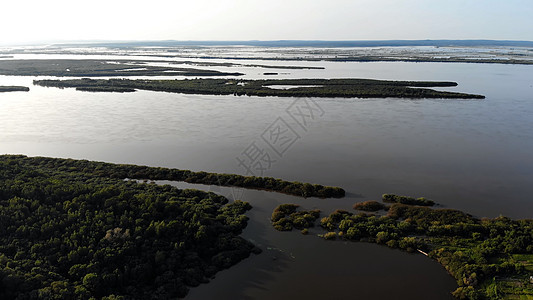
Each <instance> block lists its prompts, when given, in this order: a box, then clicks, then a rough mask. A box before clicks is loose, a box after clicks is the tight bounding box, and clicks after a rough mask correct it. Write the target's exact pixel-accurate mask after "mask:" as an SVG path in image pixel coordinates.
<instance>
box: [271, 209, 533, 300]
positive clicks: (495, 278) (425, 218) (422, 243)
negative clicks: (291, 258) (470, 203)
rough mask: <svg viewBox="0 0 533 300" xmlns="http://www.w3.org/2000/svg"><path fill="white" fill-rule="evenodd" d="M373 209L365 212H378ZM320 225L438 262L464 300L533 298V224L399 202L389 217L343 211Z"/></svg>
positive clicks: (334, 234) (332, 234) (334, 233)
mask: <svg viewBox="0 0 533 300" xmlns="http://www.w3.org/2000/svg"><path fill="white" fill-rule="evenodd" d="M367 204H368V205H367ZM367 204H365V205H363V207H365V206H371V207H372V208H373V209H374V208H376V207H377V206H376V207H375V205H373V204H372V205H370V203H367ZM282 206H283V207H284V205H280V207H282ZM358 207H359V206H358ZM289 208H291V211H292V210H294V209H293V208H292V206H289ZM358 209H360V207H359V208H358ZM276 210H279V209H276ZM289 212H290V211H289ZM278 214H279V213H278V212H277V211H274V213H273V217H274V215H276V216H277V215H278ZM299 214H303V215H305V214H306V212H305V211H301V212H299ZM274 224H275V223H274ZM320 225H321V227H323V228H324V229H325V230H326V231H327V232H326V233H325V234H322V235H320V236H322V237H323V238H324V239H327V240H334V239H337V238H340V239H342V240H350V241H364V242H371V243H377V244H381V245H386V246H388V247H391V248H399V249H402V250H405V251H408V252H416V251H419V252H421V253H422V254H424V255H427V256H429V257H431V258H433V259H435V260H437V261H438V262H439V263H440V264H442V265H443V266H444V267H445V268H446V270H447V271H448V272H449V273H450V274H451V275H452V276H453V277H454V278H455V279H456V280H457V284H458V285H459V287H458V288H457V290H455V291H454V292H453V295H454V296H455V297H456V298H458V299H472V300H473V299H494V300H496V299H531V298H533V283H532V282H530V276H532V275H533V220H531V219H528V220H511V219H509V218H506V217H499V218H495V219H478V218H475V217H473V216H471V215H469V214H466V213H464V212H461V211H458V210H452V209H432V208H429V207H423V206H412V205H405V204H400V203H395V204H392V205H391V206H390V208H389V210H388V213H387V214H386V215H384V216H376V215H373V214H366V213H360V214H353V213H351V212H348V211H344V210H337V211H335V212H333V213H331V214H330V215H329V216H327V217H324V218H322V219H321V220H320ZM287 228H288V227H287ZM276 229H278V228H276ZM278 230H279V229H278Z"/></svg>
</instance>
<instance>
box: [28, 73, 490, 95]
mask: <svg viewBox="0 0 533 300" xmlns="http://www.w3.org/2000/svg"><path fill="white" fill-rule="evenodd" d="M34 84H35V85H40V86H47V87H59V88H77V89H91V88H109V89H110V90H112V89H115V88H116V89H117V91H120V90H122V89H125V88H127V89H140V90H150V91H163V92H172V93H183V94H207V95H236V96H241V95H242V96H244V95H246V96H277V97H342V98H352V97H359V98H384V97H394V98H446V99H483V98H485V96H482V95H474V94H465V93H457V92H444V91H436V90H432V89H429V88H428V87H454V86H457V83H455V82H446V81H436V82H430V81H386V80H372V79H281V80H235V79H192V80H141V79H138V80H129V79H109V80H102V79H97V80H95V79H88V78H84V79H75V80H35V81H34ZM276 85H291V86H302V87H296V88H291V89H274V88H269V87H268V86H276Z"/></svg>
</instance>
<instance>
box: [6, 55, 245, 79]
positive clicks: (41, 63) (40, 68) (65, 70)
mask: <svg viewBox="0 0 533 300" xmlns="http://www.w3.org/2000/svg"><path fill="white" fill-rule="evenodd" d="M0 75H14V76H57V77H115V76H121V77H125V76H240V75H243V74H242V73H225V72H219V71H215V70H202V69H194V68H174V67H162V66H150V65H147V64H145V63H144V62H143V61H131V60H90V59H88V60H82V59H81V60H74V59H22V60H0Z"/></svg>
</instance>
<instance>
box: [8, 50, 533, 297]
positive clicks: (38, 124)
mask: <svg viewBox="0 0 533 300" xmlns="http://www.w3.org/2000/svg"><path fill="white" fill-rule="evenodd" d="M41 57H43V58H46V57H45V56H41ZM84 58H89V57H87V56H84ZM121 58H124V57H121ZM239 63H243V64H245V63H250V64H262V65H266V64H272V65H307V66H322V67H325V69H324V70H286V69H284V70H282V69H280V70H277V69H266V68H258V67H254V68H245V67H214V68H210V69H218V70H222V71H227V70H231V71H238V72H242V73H245V74H246V75H245V76H244V77H243V78H263V77H264V76H263V73H265V72H279V75H277V76H268V78H272V79H274V78H376V79H397V80H447V81H456V82H458V83H459V86H458V87H455V88H446V89H443V90H452V91H460V92H468V93H477V94H483V95H486V96H487V98H486V99H484V100H438V99H431V100H430V99H424V100H409V99H296V100H295V99H290V98H270V97H269V98H260V97H235V96H205V95H180V94H170V93H162V92H148V91H139V92H136V93H127V94H113V93H86V92H78V91H75V90H73V89H63V90H62V89H55V88H43V87H37V86H33V85H32V83H31V82H32V80H33V79H35V78H33V77H17V76H0V85H11V84H20V85H26V86H29V87H30V88H31V91H30V92H28V93H21V92H16V93H3V94H0V120H1V122H0V153H10V154H26V155H31V156H37V155H38V156H52V157H69V158H83V159H90V160H101V161H108V162H117V163H133V164H146V165H151V166H164V167H175V168H181V169H191V170H204V171H213V172H226V173H239V174H245V173H246V170H245V169H244V168H243V167H242V166H240V165H239V163H238V161H237V160H236V159H237V158H240V159H243V158H244V157H245V156H246V155H245V153H248V154H249V153H250V152H247V151H248V150H250V149H251V148H250V145H255V146H257V147H258V148H257V149H260V151H263V152H262V153H269V154H270V158H271V160H270V163H269V164H268V166H267V167H265V166H264V165H263V167H264V168H263V169H264V170H263V171H262V172H263V175H266V176H273V177H279V178H283V179H286V180H297V181H302V182H313V183H321V184H325V185H335V186H341V187H343V188H344V189H345V190H346V191H347V193H348V195H347V197H345V198H343V199H313V198H310V199H301V198H297V197H292V196H287V195H281V194H276V193H270V192H264V191H249V190H247V191H245V192H244V194H243V195H240V194H239V195H238V198H242V199H243V200H245V201H249V202H250V203H251V204H252V206H253V207H254V209H252V210H251V211H250V212H249V213H248V215H249V216H250V222H249V226H248V227H247V228H246V230H245V232H244V233H243V236H244V237H245V238H247V239H250V240H252V241H254V242H255V243H256V244H257V245H259V246H260V247H261V248H262V249H263V250H264V252H263V253H262V254H260V255H257V256H252V257H251V258H249V259H247V260H245V261H243V262H241V263H240V264H238V265H237V266H235V267H233V268H231V269H229V270H226V271H223V272H220V273H218V274H217V277H216V278H215V279H214V280H212V282H211V283H209V284H207V285H201V286H200V287H197V288H194V289H192V290H191V292H190V294H189V295H188V297H187V299H273V298H278V299H287V298H308V299H323V298H327V299H347V298H353V297H354V295H357V296H358V297H360V298H361V299H387V298H390V299H393V298H394V299H450V297H451V296H450V295H449V292H450V291H453V290H454V289H455V287H456V285H455V282H454V280H453V279H452V278H451V277H450V276H449V275H448V274H447V273H446V272H445V270H444V269H443V268H442V267H441V266H440V265H439V264H438V263H436V262H434V261H432V260H430V259H428V258H426V257H425V256H423V255H419V254H407V253H404V252H400V251H396V250H391V249H387V248H385V247H381V246H377V245H372V244H366V243H345V242H340V241H337V242H331V241H324V240H322V239H320V238H318V237H316V236H314V234H311V235H309V236H303V235H301V234H299V233H297V232H292V233H282V232H277V231H275V230H274V229H273V228H272V227H271V226H270V224H269V217H270V214H271V212H272V209H273V208H274V207H275V206H277V205H279V204H281V203H297V204H300V205H301V206H302V207H304V208H305V209H311V208H319V209H321V210H323V211H324V212H325V213H329V212H331V211H333V210H334V209H337V208H343V209H350V207H351V205H352V204H353V203H355V202H357V201H364V200H377V199H379V198H380V195H381V194H383V193H395V194H402V195H411V196H415V197H421V196H424V197H426V198H430V199H433V200H434V201H435V202H437V203H439V205H440V206H441V207H449V208H456V209H461V210H464V211H466V212H468V213H471V214H473V215H475V216H478V217H495V216H499V215H506V216H509V217H513V218H531V217H532V213H531V212H532V211H533V199H532V198H531V195H533V155H532V154H531V153H532V151H531V150H532V149H533V131H532V130H531V128H533V118H532V116H533V96H532V95H533V68H532V67H531V66H518V65H490V64H451V63H335V62H273V61H257V60H254V61H249V62H247V61H239ZM303 104H307V105H308V107H312V108H313V109H314V110H313V111H314V115H313V117H312V118H311V117H308V118H307V119H305V121H304V120H303V119H299V118H298V116H296V115H295V113H294V112H295V110H294V108H295V107H296V106H300V107H302V106H301V105H303ZM291 105H292V106H291ZM293 117H295V118H293ZM303 123H305V124H303ZM280 124H281V125H282V126H285V127H284V128H285V129H288V130H289V131H288V132H289V133H291V134H292V135H291V136H290V137H289V138H292V140H290V143H287V144H290V146H289V147H287V146H286V145H287V144H285V146H284V147H281V148H280V147H279V145H276V144H275V143H274V142H273V141H272V139H269V138H268V137H269V133H272V131H271V130H272V129H273V128H276V126H279V125H280ZM270 137H271V136H270ZM252 143H253V144H252ZM276 150H277V151H278V152H276ZM280 153H281V154H280ZM256 172H259V171H256ZM257 175H260V174H257ZM174 184H175V183H174ZM177 185H178V186H181V187H191V186H192V185H187V184H183V183H179V184H177ZM193 187H196V188H202V189H207V190H214V191H216V192H220V193H222V194H225V195H227V196H229V197H230V198H232V197H233V195H234V194H235V193H237V194H238V193H240V191H233V190H232V189H229V188H222V189H220V188H217V187H207V186H201V185H194V186H193ZM317 232H318V231H317V230H316V231H312V233H317Z"/></svg>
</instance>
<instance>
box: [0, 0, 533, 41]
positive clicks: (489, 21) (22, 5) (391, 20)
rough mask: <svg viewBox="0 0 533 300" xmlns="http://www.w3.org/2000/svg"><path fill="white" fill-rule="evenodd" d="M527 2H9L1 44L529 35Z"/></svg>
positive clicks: (532, 29) (0, 20) (532, 33)
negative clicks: (74, 41)
mask: <svg viewBox="0 0 533 300" xmlns="http://www.w3.org/2000/svg"><path fill="white" fill-rule="evenodd" d="M532 16H533V1H532V0H441V1H433V0H405V1H400V0H328V1H326V0H269V1H263V0H261V1H259V0H196V1H193V0H190V1H179V0H175V1H163V0H149V1H148V0H143V1H137V0H127V1H122V0H91V1H75V0H38V1H27V0H16V1H15V0H13V1H3V2H2V4H1V10H0V28H1V30H0V43H2V44H8V43H27V42H35V41H48V40H53V41H60V40H65V41H66V40H161V39H175V40H252V39H255V40H280V39H300V40H302V39H318V40H380V39H508V40H533V17H532Z"/></svg>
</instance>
